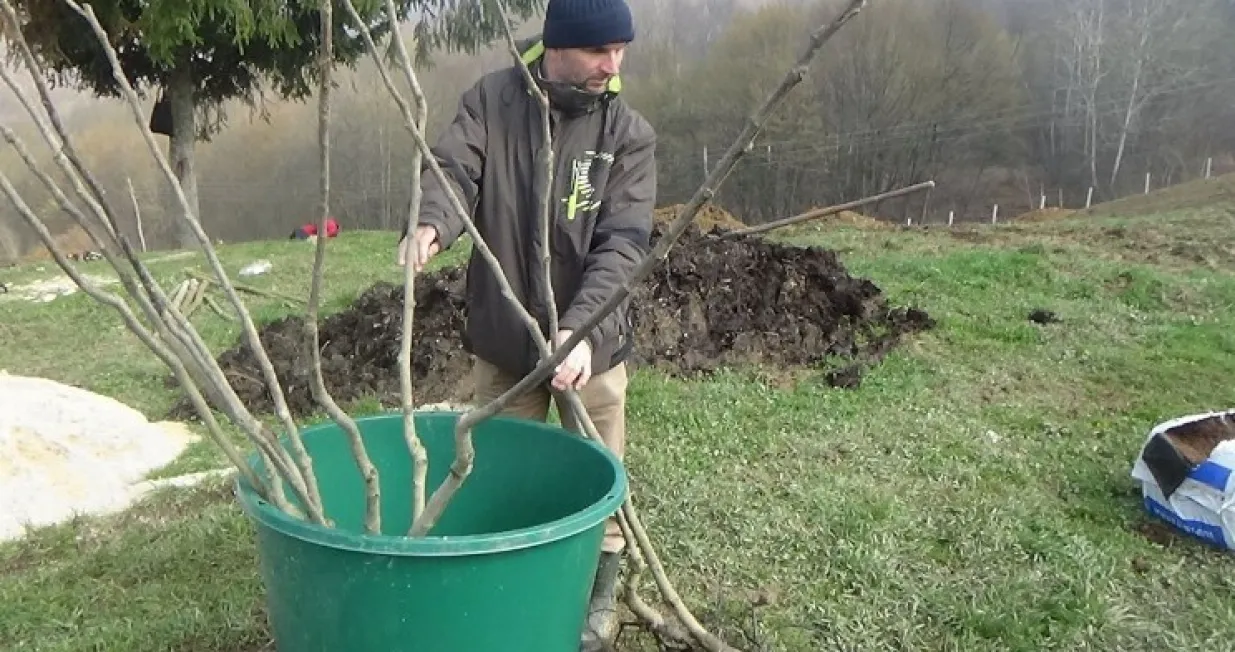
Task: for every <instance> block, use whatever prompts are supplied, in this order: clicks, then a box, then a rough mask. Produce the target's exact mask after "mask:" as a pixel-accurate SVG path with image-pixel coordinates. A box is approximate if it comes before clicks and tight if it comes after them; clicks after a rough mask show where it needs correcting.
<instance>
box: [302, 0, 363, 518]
mask: <svg viewBox="0 0 1235 652" xmlns="http://www.w3.org/2000/svg"><path fill="white" fill-rule="evenodd" d="M321 12H322V13H321V16H322V18H321V39H322V47H321V50H320V52H319V55H318V65H319V67H320V71H319V74H320V75H321V83H320V84H319V86H318V94H319V97H318V127H317V137H318V141H319V145H320V148H319V153H320V156H319V164H320V165H321V172H320V190H321V207H320V215H319V219H320V221H319V223H318V228H317V248H316V251H315V253H314V259H313V280H312V282H311V286H310V289H309V306H308V314H307V315H306V317H305V330H306V331H307V338H308V340H309V353H310V355H311V356H312V358H311V360H312V364H313V375H312V377H310V379H309V388H310V389H311V390H312V391H313V398H314V399H316V400H317V402H318V403H319V404H321V406H322V407H324V408H326V413H327V414H329V415H330V418H331V419H332V420H333V421H334V422H335V424H337V425H338V426H339V427H340V428H342V429H343V431H344V432H345V433H346V434H347V439H348V443H349V444H350V445H351V449H352V457H353V458H354V460H355V462H356V466H357V467H358V468H359V470H360V475H361V477H362V478H364V486H365V531H366V532H368V533H370V534H378V533H380V532H381V531H382V505H381V491H382V490H381V482H380V480H379V478H378V472H377V467H376V466H374V465H373V460H372V459H370V458H369V452H368V451H367V450H365V444H364V439H363V438H362V437H361V436H360V429H359V428H358V427H357V426H356V422H355V421H354V420H353V419H352V418H351V417H350V416H348V414H347V413H346V412H344V411H343V410H342V409H341V408H340V407H339V404H338V403H336V402H335V400H334V398H333V397H332V396H331V395H330V392H329V391H328V390H327V389H326V379H325V378H324V377H323V375H322V351H321V334H320V331H319V328H318V324H317V320H318V306H319V305H320V304H321V298H322V272H323V269H324V263H325V260H326V241H327V240H329V239H330V238H328V237H326V219H327V218H328V217H329V216H330V85H331V83H332V75H331V71H332V67H333V66H332V63H333V62H332V61H331V57H332V55H333V54H334V32H333V23H334V10H333V3H332V2H331V0H323V2H322V3H321Z"/></svg>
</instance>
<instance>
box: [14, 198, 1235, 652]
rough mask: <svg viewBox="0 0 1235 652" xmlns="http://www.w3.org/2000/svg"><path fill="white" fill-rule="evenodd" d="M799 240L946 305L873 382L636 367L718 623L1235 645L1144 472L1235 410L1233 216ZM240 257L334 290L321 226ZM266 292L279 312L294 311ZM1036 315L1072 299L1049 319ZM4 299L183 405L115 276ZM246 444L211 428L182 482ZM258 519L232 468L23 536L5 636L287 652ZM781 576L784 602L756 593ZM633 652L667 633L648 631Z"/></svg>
mask: <svg viewBox="0 0 1235 652" xmlns="http://www.w3.org/2000/svg"><path fill="white" fill-rule="evenodd" d="M779 237H781V238H783V239H786V240H790V241H793V242H796V243H800V244H818V245H823V246H827V247H831V248H834V249H837V250H838V251H839V252H841V254H842V257H843V260H844V261H845V262H846V264H847V265H849V266H850V268H851V270H852V271H853V273H855V274H858V275H862V276H866V277H869V278H871V279H872V280H874V281H875V282H876V283H877V284H878V285H879V286H880V287H882V288H883V289H884V290H885V291H886V292H887V293H888V294H889V295H891V297H892V299H893V301H895V302H897V303H913V304H915V305H917V306H920V307H922V308H924V309H926V310H927V311H928V312H929V313H931V315H933V316H934V317H935V318H936V319H937V320H938V321H939V327H938V328H937V329H935V330H934V331H931V332H928V333H926V334H924V335H921V336H919V337H916V338H914V339H913V340H911V341H908V342H906V343H905V344H904V345H902V346H901V347H900V348H899V349H897V350H896V352H895V353H894V354H893V355H891V356H890V357H889V358H887V359H886V360H885V361H884V363H883V364H882V365H881V366H879V367H877V368H876V369H874V370H872V371H871V373H870V374H869V375H868V376H867V377H866V379H865V381H864V382H863V384H862V386H861V387H860V388H858V389H853V390H840V389H830V388H828V387H827V386H826V385H825V384H824V383H821V382H818V380H817V379H815V378H811V377H806V378H804V379H803V380H801V381H800V382H799V383H798V384H796V386H788V385H786V383H784V382H783V378H780V377H778V375H777V373H776V372H775V370H769V371H761V370H734V371H732V372H728V373H723V374H719V375H717V376H715V377H713V378H710V379H707V380H704V381H695V382H690V383H687V382H681V381H676V380H672V379H669V378H667V377H664V376H662V375H659V374H657V373H654V372H651V371H647V370H639V371H637V372H636V373H635V375H634V376H633V378H632V385H631V396H630V412H629V419H630V433H631V434H630V441H631V443H630V448H629V452H628V455H629V460H628V461H629V465H630V469H631V473H632V482H633V484H634V488H635V491H636V492H637V493H636V496H637V500H638V501H639V504H640V505H641V507H642V515H643V519H644V521H645V524H646V525H647V526H648V527H649V529H650V531H651V534H652V536H653V539H654V540H655V541H656V542H657V543H658V546H659V549H660V550H661V553H662V554H663V555H664V557H665V559H666V561H667V564H668V565H669V570H670V572H671V574H672V576H673V578H674V579H675V581H676V582H677V584H678V588H679V589H680V590H681V591H682V593H683V595H684V597H685V598H686V599H687V601H688V603H689V604H690V605H691V606H692V608H693V609H694V610H695V612H696V614H697V615H698V616H700V618H701V619H702V620H703V621H704V622H705V624H707V625H708V626H709V627H710V628H711V629H713V630H714V631H717V632H718V633H720V634H722V636H723V637H724V638H726V639H727V640H729V641H730V642H732V643H734V644H737V645H739V646H741V647H743V648H746V649H759V646H766V648H767V649H776V650H821V649H864V650H865V649H869V650H898V649H903V650H926V649H930V650H936V649H939V650H965V651H970V650H1026V651H1029V650H1046V649H1066V650H1080V649H1102V650H1114V649H1118V650H1161V649H1221V648H1225V647H1229V641H1230V632H1232V631H1235V557H1232V556H1230V555H1227V554H1223V553H1220V552H1217V551H1214V550H1212V549H1209V548H1206V547H1205V546H1203V545H1201V544H1196V543H1192V542H1190V541H1188V540H1184V539H1181V538H1176V537H1164V536H1162V531H1161V529H1160V528H1154V527H1152V524H1151V522H1150V521H1149V520H1148V519H1147V518H1146V516H1145V515H1144V514H1143V512H1142V508H1141V505H1140V494H1139V491H1138V490H1137V488H1136V487H1135V485H1134V484H1133V482H1132V479H1131V478H1130V476H1129V470H1130V465H1131V463H1132V460H1133V458H1134V456H1135V455H1136V454H1137V452H1138V450H1139V447H1140V445H1141V444H1142V442H1143V440H1144V438H1145V436H1146V434H1147V432H1148V430H1149V428H1151V427H1152V426H1153V425H1154V424H1156V423H1158V422H1160V421H1163V420H1166V419H1170V418H1174V417H1178V416H1182V415H1185V414H1191V413H1195V412H1201V411H1208V410H1214V409H1225V408H1229V407H1232V404H1231V402H1232V398H1231V384H1230V382H1231V381H1230V379H1231V370H1232V369H1235V330H1233V329H1232V328H1231V324H1232V323H1235V214H1233V213H1232V212H1231V211H1228V210H1225V209H1224V208H1219V207H1211V208H1203V209H1189V210H1187V211H1181V212H1176V213H1159V214H1152V215H1144V216H1138V217H1133V218H1119V217H1104V218H1085V219H1081V220H1071V221H1068V220H1065V221H1060V222H1050V223H1038V224H1025V225H1018V224H1008V225H999V226H996V227H987V226H969V227H957V228H956V229H953V230H951V231H949V230H948V229H947V228H946V227H939V228H927V229H918V228H915V229H903V230H894V231H864V230H860V229H855V228H840V227H826V228H814V227H800V228H797V229H795V230H794V231H793V232H791V233H789V234H782V235H781V236H779ZM392 245H393V241H392V239H391V237H390V236H389V234H373V233H348V234H346V236H345V237H343V238H341V239H340V240H338V241H337V242H332V243H331V246H330V248H329V250H328V251H329V253H328V256H329V260H328V264H330V265H331V267H330V270H329V272H328V277H327V284H326V287H327V292H328V294H329V304H328V306H327V307H326V308H327V310H336V309H339V308H341V307H343V306H344V305H346V304H347V302H348V301H349V300H350V299H351V298H353V297H355V296H356V295H357V293H358V292H359V291H361V290H362V289H363V288H365V287H367V286H368V285H370V284H371V283H372V282H374V281H376V280H380V279H385V280H391V281H398V280H399V279H400V278H401V274H402V272H401V271H400V270H399V269H397V268H396V267H395V266H394V265H393V264H392ZM221 253H222V255H223V257H224V259H225V261H226V264H227V265H228V269H229V270H230V271H232V272H233V273H234V272H235V271H236V270H237V269H239V267H240V266H242V265H244V264H245V263H247V262H249V261H251V260H254V259H258V258H266V259H268V260H270V261H272V262H273V263H274V269H273V271H272V272H271V274H269V275H267V276H263V277H258V278H256V279H251V280H249V282H251V283H252V284H253V285H258V286H261V287H265V288H275V289H280V290H281V291H283V292H287V293H295V294H298V295H307V284H304V282H303V281H302V280H300V279H302V278H303V275H304V274H306V273H307V271H308V269H309V268H310V266H311V264H312V255H313V252H312V248H311V247H309V246H304V245H298V244H296V243H288V242H273V243H259V244H245V245H234V246H228V247H225V248H223V249H222V250H221ZM462 254H463V252H452V254H451V259H450V260H445V261H442V262H443V264H445V263H451V262H456V261H458V260H459V259H460V257H461V256H462ZM94 264H95V265H99V266H100V269H106V266H105V264H102V263H94ZM186 265H189V266H197V267H199V268H201V262H200V258H188V259H177V260H172V261H163V262H160V263H157V264H156V266H155V269H156V272H157V273H158V274H159V275H160V276H161V277H162V278H164V279H171V278H173V277H176V276H177V275H179V274H181V273H182V270H183V268H184V267H185V266H186ZM55 271H57V270H55V269H54V268H50V267H49V268H48V270H47V271H46V272H45V274H44V275H45V276H46V275H51V274H53V273H54V272H55ZM6 273H7V272H6ZM13 274H14V275H21V278H22V279H30V278H37V277H38V276H39V275H38V273H37V272H35V271H33V270H30V269H19V270H15V271H14V272H13ZM0 280H4V279H0ZM252 305H254V306H257V312H256V315H257V316H258V317H259V318H261V319H265V318H270V317H274V316H277V315H279V314H281V313H283V312H286V310H287V309H286V308H285V307H282V306H281V305H280V304H279V303H278V302H274V301H265V302H263V301H257V302H255V303H254V304H252ZM1036 308H1043V309H1047V310H1051V311H1054V312H1055V313H1056V314H1057V315H1058V316H1059V318H1060V319H1061V320H1062V321H1061V322H1060V323H1056V324H1050V325H1045V326H1043V325H1038V324H1035V323H1033V322H1031V321H1029V320H1028V319H1027V315H1028V314H1029V312H1030V311H1031V310H1034V309H1036ZM0 310H2V311H3V314H4V318H3V319H0V341H3V342H5V344H6V345H5V346H4V347H3V348H2V349H0V369H8V370H9V371H10V372H12V373H21V374H27V375H41V376H46V377H50V378H54V379H57V380H61V381H65V382H71V383H76V384H80V385H82V386H85V387H87V388H89V389H91V390H94V391H98V392H102V393H106V394H109V395H112V396H115V397H118V398H120V399H121V400H124V401H126V402H128V403H129V404H131V405H133V406H135V407H137V408H138V409H140V410H142V411H144V412H145V413H146V414H147V415H149V416H151V417H155V418H158V417H161V416H162V414H163V412H164V411H165V410H166V409H167V407H168V406H170V405H171V403H172V401H173V400H174V398H175V394H176V392H175V390H173V389H171V388H168V387H165V386H164V384H163V377H164V376H165V370H164V369H163V368H162V367H161V366H160V363H159V362H158V361H157V360H156V359H155V358H154V357H153V356H152V355H151V354H149V353H147V352H146V351H145V350H144V349H142V348H141V347H140V345H139V344H138V343H136V340H135V339H134V338H133V337H131V336H129V335H128V333H127V332H126V331H125V330H124V329H123V327H122V326H121V325H120V324H119V321H118V319H116V318H115V317H114V316H112V315H111V314H110V313H108V312H107V311H106V309H104V308H101V307H96V306H95V304H93V302H91V301H90V300H89V299H87V298H85V297H82V296H76V295H75V296H72V297H67V298H62V299H59V300H57V301H55V302H53V303H50V304H34V303H27V302H23V301H13V300H6V301H4V302H3V303H0ZM195 320H196V321H197V323H198V328H199V329H200V330H201V331H202V333H203V334H204V335H205V336H206V337H207V339H208V340H209V341H211V342H212V343H214V345H215V346H216V347H219V348H217V349H216V350H221V348H222V347H224V346H229V345H230V344H231V342H232V341H233V338H234V337H235V328H236V327H235V326H233V325H229V324H228V323H226V322H224V321H223V320H222V319H220V318H218V317H217V316H215V315H213V314H212V313H209V312H207V311H203V312H201V313H200V314H199V316H197V317H195ZM221 465H222V463H221V460H220V456H219V455H217V454H216V453H214V451H213V449H212V448H210V446H209V445H203V446H200V447H197V448H194V449H193V450H191V451H190V452H189V453H188V454H186V456H185V458H184V459H182V460H180V461H178V462H176V463H175V464H173V465H172V468H169V469H165V470H164V471H163V472H162V473H161V475H172V474H177V473H183V472H187V471H195V470H204V469H207V468H215V467H218V466H221ZM1147 534H1148V535H1150V536H1147ZM252 536H253V528H252V526H251V525H250V524H249V523H248V522H247V521H246V520H245V518H244V517H243V516H242V515H241V513H240V511H239V510H238V508H237V507H236V506H235V505H234V504H233V503H232V502H231V499H230V494H229V491H228V490H227V488H226V487H225V486H221V485H210V486H205V487H203V488H201V489H198V490H192V491H180V492H177V493H169V494H165V495H161V496H159V497H157V498H155V499H152V500H151V501H149V502H147V503H145V504H143V505H141V506H138V507H136V508H134V509H132V510H130V511H128V512H126V513H123V514H120V515H117V516H115V517H110V518H102V519H82V520H79V521H77V522H74V523H70V524H66V525H62V526H56V527H50V528H44V529H40V530H38V531H35V532H33V533H32V534H31V535H30V537H29V538H28V539H26V540H23V541H21V542H15V543H9V544H4V545H0V649H5V650H49V651H50V650H63V651H66V652H67V651H74V652H76V651H78V650H86V649H90V650H116V651H124V652H139V651H145V650H150V651H155V650H159V651H166V650H182V651H190V650H192V651H209V652H222V651H233V650H235V651H240V650H258V649H263V648H265V646H267V645H268V641H269V638H268V635H267V632H266V629H265V623H264V618H263V615H262V614H263V611H262V594H261V586H260V583H259V580H258V576H257V569H256V560H255V558H254V548H253V540H252ZM754 594H760V595H764V596H772V598H773V599H772V601H771V604H769V605H766V606H761V607H758V608H757V609H755V608H752V606H751V601H752V595H754ZM647 595H648V596H655V594H654V593H650V592H649V593H647ZM623 649H627V650H640V651H642V650H652V649H654V647H652V645H651V643H650V641H648V640H645V639H643V638H641V637H640V635H638V634H637V633H632V634H629V635H628V636H627V637H626V638H624V639H623Z"/></svg>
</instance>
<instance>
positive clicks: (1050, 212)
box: [1012, 208, 1076, 222]
mask: <svg viewBox="0 0 1235 652" xmlns="http://www.w3.org/2000/svg"><path fill="white" fill-rule="evenodd" d="M1074 213H1076V211H1075V210H1073V209H1071V208H1041V209H1037V210H1032V211H1029V212H1028V213H1021V214H1020V215H1017V216H1016V217H1014V218H1012V219H1013V221H1016V222H1053V221H1055V220H1062V219H1064V218H1066V217H1068V216H1070V215H1072V214H1074Z"/></svg>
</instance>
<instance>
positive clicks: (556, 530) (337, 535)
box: [233, 410, 629, 557]
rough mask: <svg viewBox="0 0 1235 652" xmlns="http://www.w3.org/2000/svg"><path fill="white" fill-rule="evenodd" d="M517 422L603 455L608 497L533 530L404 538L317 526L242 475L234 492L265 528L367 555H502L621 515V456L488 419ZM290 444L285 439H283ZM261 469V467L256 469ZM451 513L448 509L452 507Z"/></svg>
mask: <svg viewBox="0 0 1235 652" xmlns="http://www.w3.org/2000/svg"><path fill="white" fill-rule="evenodd" d="M461 415H462V413H461V412H458V411H451V410H425V411H421V412H416V413H415V415H414V416H415V417H417V418H419V417H429V418H440V417H449V418H452V419H457V418H458V417H459V416H461ZM392 419H399V420H402V419H403V413H402V411H390V412H384V413H380V414H372V415H366V416H363V417H356V418H355V419H354V420H355V422H356V425H357V426H358V427H361V426H362V424H365V423H371V422H375V421H389V420H392ZM493 420H496V421H509V422H517V423H519V424H520V425H521V426H524V427H528V428H531V429H535V430H542V431H546V432H553V433H554V434H555V435H559V436H563V437H567V438H569V439H570V440H573V441H575V442H577V443H578V445H582V446H586V447H588V448H589V449H591V450H592V451H593V452H594V453H596V454H598V455H600V456H601V457H603V458H604V459H605V460H606V461H607V462H608V463H609V465H610V467H612V469H613V472H614V481H613V485H612V487H610V489H609V491H607V492H606V493H605V496H604V497H603V498H601V499H600V500H598V501H595V502H593V503H592V504H591V505H589V506H587V507H585V508H584V509H582V510H578V511H575V512H573V513H571V514H568V515H566V516H563V517H561V518H558V519H555V520H552V521H549V522H547V523H543V524H540V525H533V526H529V527H524V528H519V529H515V530H505V531H502V532H495V533H487V534H468V535H462V536H435V535H426V536H423V537H409V536H407V535H405V534H400V535H389V534H369V533H366V532H352V531H347V530H341V529H338V528H333V527H326V526H323V525H318V524H316V523H313V522H311V521H307V520H301V519H298V518H294V517H292V516H291V515H289V514H287V513H286V512H284V511H283V510H281V509H279V508H277V507H275V506H274V505H273V504H271V503H269V502H267V501H266V500H263V499H262V498H261V497H260V496H258V495H257V492H256V491H255V490H254V488H253V486H252V485H250V484H249V483H248V482H247V481H245V479H244V476H243V474H236V477H235V480H234V481H233V493H234V494H235V496H236V499H237V502H239V503H240V507H241V509H242V510H243V511H244V512H245V514H246V515H248V517H249V518H250V519H252V520H253V521H254V522H256V523H257V524H258V525H259V526H260V527H264V528H267V529H270V530H273V531H275V532H278V533H280V534H283V535H285V536H290V537H293V538H296V539H300V540H301V541H304V542H306V543H311V544H314V545H318V546H323V547H328V548H334V549H338V550H345V551H349V552H358V553H363V554H376V555H388V556H398V557H463V556H469V555H485V554H500V553H505V552H512V551H515V550H521V549H524V548H531V547H535V546H543V545H547V544H550V543H553V542H555V541H559V540H561V539H566V538H569V537H573V536H575V535H578V534H580V533H582V532H583V531H585V530H587V529H589V528H592V527H595V526H597V525H599V524H601V523H604V522H605V520H606V519H608V517H609V516H610V515H611V514H613V513H614V512H616V511H617V510H618V509H619V508H620V507H621V505H622V503H623V502H625V500H626V493H627V489H628V482H629V481H628V478H627V476H626V470H625V467H624V465H623V463H622V461H621V460H620V459H618V457H617V455H615V454H614V453H613V451H611V450H609V449H608V448H607V447H605V446H602V445H600V444H599V443H597V442H594V441H592V440H591V439H590V438H588V437H586V436H580V435H577V434H575V433H573V432H571V431H569V430H567V429H565V428H563V427H561V426H556V425H553V424H549V423H545V422H540V421H533V420H528V419H521V418H517V417H510V416H494V417H491V418H489V419H486V421H493ZM324 430H339V426H338V425H337V424H336V423H334V422H333V421H331V420H326V421H324V422H320V423H317V424H314V425H311V426H308V427H305V428H302V429H301V434H302V436H304V435H307V434H309V433H312V432H315V431H318V432H320V431H324ZM280 441H281V443H283V444H284V445H286V443H287V441H286V436H284V437H281V438H280ZM249 461H250V464H254V463H257V464H260V460H259V459H258V456H257V454H256V453H254V454H253V455H251V456H250V460H249ZM254 468H256V467H254ZM447 509H449V507H447Z"/></svg>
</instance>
